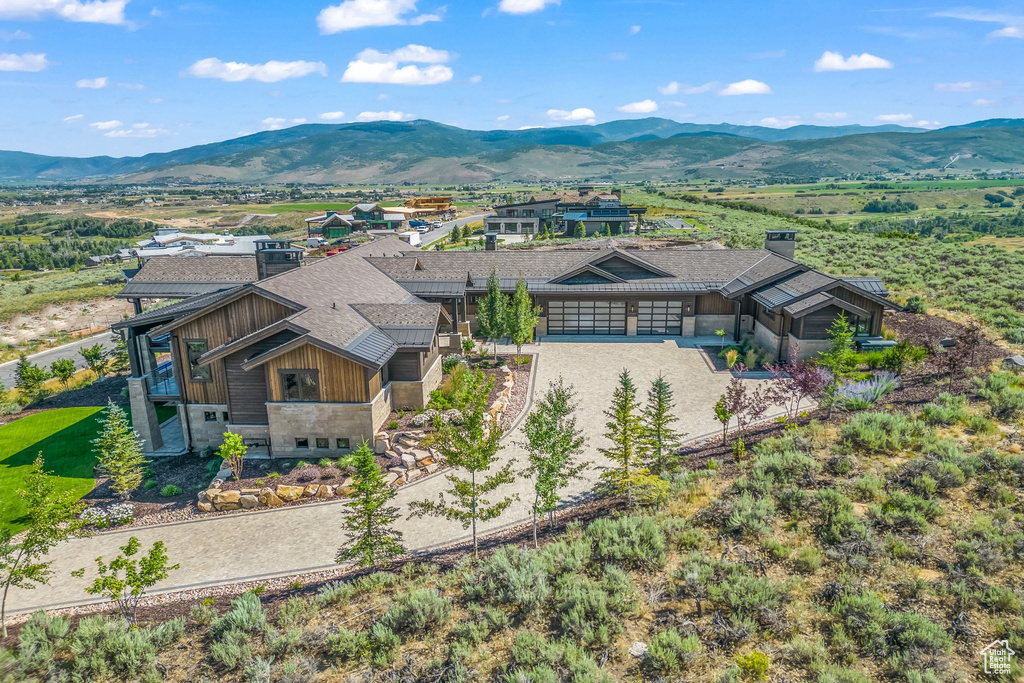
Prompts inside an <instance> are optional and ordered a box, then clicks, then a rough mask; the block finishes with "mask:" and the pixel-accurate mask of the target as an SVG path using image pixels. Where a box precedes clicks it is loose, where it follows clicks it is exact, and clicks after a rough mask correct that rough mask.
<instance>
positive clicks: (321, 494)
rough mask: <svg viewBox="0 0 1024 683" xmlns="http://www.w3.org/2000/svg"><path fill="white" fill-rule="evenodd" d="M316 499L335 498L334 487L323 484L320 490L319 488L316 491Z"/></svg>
mask: <svg viewBox="0 0 1024 683" xmlns="http://www.w3.org/2000/svg"><path fill="white" fill-rule="evenodd" d="M316 497H317V498H333V497H334V487H333V486H328V485H327V484H321V485H320V488H318V489H317V490H316Z"/></svg>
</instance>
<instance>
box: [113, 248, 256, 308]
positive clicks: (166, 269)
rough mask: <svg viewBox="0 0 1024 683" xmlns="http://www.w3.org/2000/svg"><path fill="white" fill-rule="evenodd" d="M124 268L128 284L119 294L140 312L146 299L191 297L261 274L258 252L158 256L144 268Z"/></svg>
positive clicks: (236, 285) (235, 285)
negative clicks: (257, 257) (252, 254)
mask: <svg viewBox="0 0 1024 683" xmlns="http://www.w3.org/2000/svg"><path fill="white" fill-rule="evenodd" d="M124 272H125V277H126V278H127V280H128V284H126V285H125V287H124V289H122V290H121V291H120V293H118V295H117V298H118V299H127V300H129V301H131V302H132V303H133V304H134V306H135V312H136V313H140V312H141V311H142V309H143V301H144V300H153V299H187V298H190V297H195V296H199V295H201V294H210V293H211V292H219V291H223V290H225V289H231V288H233V287H238V286H239V285H243V284H247V283H249V282H255V281H256V279H257V278H258V271H257V267H256V257H255V256H217V257H212V256H191V257H184V256H155V257H153V258H150V259H149V260H148V261H146V262H145V263H144V264H143V265H142V267H141V268H139V269H134V270H126V271H124Z"/></svg>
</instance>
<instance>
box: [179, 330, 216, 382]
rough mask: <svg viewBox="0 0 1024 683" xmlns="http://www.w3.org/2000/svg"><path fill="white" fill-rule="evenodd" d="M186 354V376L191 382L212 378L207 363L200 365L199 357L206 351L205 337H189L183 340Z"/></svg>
mask: <svg viewBox="0 0 1024 683" xmlns="http://www.w3.org/2000/svg"><path fill="white" fill-rule="evenodd" d="M185 350H186V353H187V354H188V359H187V360H188V377H189V379H190V380H192V381H193V382H209V381H211V380H212V379H213V377H212V376H211V374H210V366H209V365H200V364H199V357H200V356H202V355H203V354H204V353H206V340H205V339H190V340H188V341H186V342H185Z"/></svg>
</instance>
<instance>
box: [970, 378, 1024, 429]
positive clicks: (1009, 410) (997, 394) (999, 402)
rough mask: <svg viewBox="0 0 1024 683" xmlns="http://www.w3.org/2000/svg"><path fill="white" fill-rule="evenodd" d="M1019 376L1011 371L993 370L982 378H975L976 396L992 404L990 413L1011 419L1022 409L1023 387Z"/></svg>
mask: <svg viewBox="0 0 1024 683" xmlns="http://www.w3.org/2000/svg"><path fill="white" fill-rule="evenodd" d="M1020 381H1021V378H1020V377H1018V376H1017V375H1014V374H1013V373H1012V372H993V373H992V374H990V375H989V376H988V377H986V378H985V379H984V380H981V379H980V378H975V379H974V382H975V387H976V388H977V389H978V396H980V397H981V398H983V399H985V400H986V401H988V403H989V405H990V406H992V414H993V415H996V416H997V417H1000V418H1004V419H1013V418H1015V417H1016V416H1018V415H1019V414H1020V413H1021V412H1022V411H1024V389H1022V388H1021V386H1020Z"/></svg>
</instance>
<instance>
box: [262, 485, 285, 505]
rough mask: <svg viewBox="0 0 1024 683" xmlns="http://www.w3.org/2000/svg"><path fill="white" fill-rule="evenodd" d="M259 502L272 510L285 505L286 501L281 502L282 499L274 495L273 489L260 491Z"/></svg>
mask: <svg viewBox="0 0 1024 683" xmlns="http://www.w3.org/2000/svg"><path fill="white" fill-rule="evenodd" d="M259 501H260V503H262V504H263V505H266V506H267V507H272V508H273V507H277V506H278V505H284V501H283V500H281V498H280V497H278V495H277V494H276V493H274V492H273V491H272V490H271V489H263V490H262V491H260V497H259Z"/></svg>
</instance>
